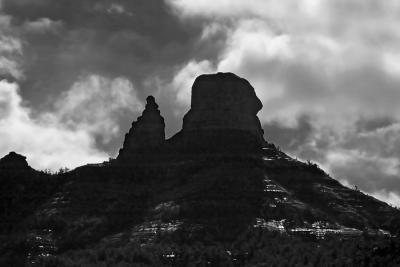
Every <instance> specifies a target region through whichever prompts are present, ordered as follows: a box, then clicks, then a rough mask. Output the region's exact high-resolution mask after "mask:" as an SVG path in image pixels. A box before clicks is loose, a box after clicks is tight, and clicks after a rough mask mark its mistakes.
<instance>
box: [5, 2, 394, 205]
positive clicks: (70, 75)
mask: <svg viewBox="0 0 400 267" xmlns="http://www.w3.org/2000/svg"><path fill="white" fill-rule="evenodd" d="M399 26H400V2H399V1H398V0H385V1H380V0H334V1H331V0H326V1H324V0H285V1H272V0H196V1H192V0H146V1H139V0H109V1H106V0H79V1H78V0H57V1H54V0H0V157H2V156H4V155H6V154H7V153H8V152H10V151H16V152H18V153H21V154H23V155H25V156H26V157H27V160H28V162H29V164H30V165H31V166H33V167H34V168H37V169H46V168H48V169H52V170H57V169H58V168H61V167H68V168H74V167H77V166H80V165H83V164H86V163H95V162H102V161H104V160H107V159H108V158H109V157H115V156H116V155H117V153H118V150H119V148H120V147H121V145H122V142H123V138H124V134H125V133H126V132H127V131H128V130H129V128H130V126H131V123H132V121H133V120H135V119H136V118H137V117H138V116H139V115H140V114H141V112H142V110H143V107H144V104H145V98H146V96H148V95H154V96H155V98H156V101H157V102H158V104H159V106H160V110H161V114H162V115H163V116H164V118H165V121H166V134H167V137H170V136H172V135H173V134H174V133H176V132H177V131H179V130H180V128H181V125H182V117H183V115H184V114H185V113H186V112H187V110H188V109H189V107H190V94H191V85H192V83H193V81H194V79H195V77H196V76H198V75H200V74H203V73H215V72H218V71H222V72H233V73H236V74H237V75H239V76H241V77H243V78H246V79H247V80H248V81H249V82H250V83H251V84H252V85H253V87H254V88H255V90H256V94H257V95H258V97H259V98H260V99H261V101H262V102H263V105H264V107H263V109H262V110H261V111H260V113H259V114H258V116H259V118H260V120H261V123H262V126H263V128H264V132H265V139H266V140H267V141H269V142H273V143H275V144H276V145H277V146H279V147H280V148H281V149H282V150H283V151H285V152H287V153H288V154H290V155H291V156H293V157H297V158H299V159H301V160H311V161H314V162H317V163H318V164H319V165H320V166H322V168H323V169H324V170H326V171H327V172H329V173H330V174H331V175H332V176H333V177H335V178H336V179H338V180H339V181H341V182H342V183H343V184H345V185H347V186H350V187H354V186H357V187H358V188H359V189H361V190H362V191H364V192H366V193H368V194H370V195H373V196H375V197H377V198H379V199H381V200H384V201H387V202H389V203H391V204H393V205H396V206H400V104H399V102H400V101H399V100H400V31H399V30H398V28H399Z"/></svg>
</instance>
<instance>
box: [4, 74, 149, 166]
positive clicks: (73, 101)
mask: <svg viewBox="0 0 400 267" xmlns="http://www.w3.org/2000/svg"><path fill="white" fill-rule="evenodd" d="M18 90H19V89H18V85H17V84H16V83H10V82H8V81H6V80H2V81H1V82H0V111H1V113H0V114H1V115H0V116H1V117H0V139H1V140H2V142H1V143H0V152H1V154H2V155H5V154H7V153H8V152H9V151H16V152H18V153H22V154H24V155H26V156H27V158H28V162H29V163H30V164H31V166H33V167H35V168H38V169H44V168H50V169H53V170H56V169H58V168H60V167H64V166H66V167H69V168H74V167H77V166H80V165H83V164H86V163H97V162H102V161H104V160H107V159H108V157H109V156H110V155H108V154H107V153H105V152H104V151H102V150H100V149H98V147H97V146H96V137H98V136H100V137H101V142H108V141H109V140H110V138H112V137H113V136H114V135H116V134H117V133H119V127H118V116H119V114H120V113H121V112H127V111H128V112H132V113H134V112H136V111H138V108H140V107H141V106H142V104H141V102H140V101H139V100H138V99H137V98H136V92H135V90H134V88H133V87H132V84H131V83H130V81H128V80H126V79H124V78H115V79H107V78H104V77H101V76H97V75H89V76H88V77H86V78H82V79H81V80H80V81H77V82H76V83H75V84H74V85H73V86H72V88H71V89H70V90H69V91H67V92H66V93H65V94H63V95H62V96H61V97H60V99H59V100H58V101H56V102H55V107H56V108H57V110H55V111H54V112H51V113H50V112H47V113H40V114H39V115H37V116H33V111H32V109H31V108H29V107H27V106H25V105H24V104H23V101H22V98H21V96H20V94H19V91H18ZM119 134H121V133H119Z"/></svg>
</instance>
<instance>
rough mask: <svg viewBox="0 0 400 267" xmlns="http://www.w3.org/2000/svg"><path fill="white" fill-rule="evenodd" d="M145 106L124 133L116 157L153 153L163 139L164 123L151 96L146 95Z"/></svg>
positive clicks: (161, 143)
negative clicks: (120, 147) (122, 142)
mask: <svg viewBox="0 0 400 267" xmlns="http://www.w3.org/2000/svg"><path fill="white" fill-rule="evenodd" d="M146 100H147V104H146V108H145V110H144V111H143V114H142V116H140V117H139V118H138V119H137V121H134V122H133V123H132V127H131V129H130V130H129V132H128V133H127V134H126V135H125V140H124V145H123V147H122V149H120V151H119V155H118V158H119V159H122V160H124V159H125V160H127V159H130V158H132V157H136V156H140V155H141V154H148V153H155V152H157V150H159V148H160V147H161V146H162V145H163V143H164V141H165V123H164V118H163V117H162V116H161V115H160V110H159V109H158V105H157V103H156V102H155V99H154V97H153V96H149V97H147V99H146Z"/></svg>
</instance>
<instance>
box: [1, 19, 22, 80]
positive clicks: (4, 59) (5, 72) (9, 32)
mask: <svg viewBox="0 0 400 267" xmlns="http://www.w3.org/2000/svg"><path fill="white" fill-rule="evenodd" d="M21 57H22V42H21V40H20V39H19V38H18V37H17V36H15V35H14V32H13V29H12V27H11V17H10V16H6V15H3V14H0V75H1V76H3V77H4V76H8V77H10V78H15V79H21V78H23V77H24V74H23V71H22V69H21V67H20V64H19V62H20V61H21Z"/></svg>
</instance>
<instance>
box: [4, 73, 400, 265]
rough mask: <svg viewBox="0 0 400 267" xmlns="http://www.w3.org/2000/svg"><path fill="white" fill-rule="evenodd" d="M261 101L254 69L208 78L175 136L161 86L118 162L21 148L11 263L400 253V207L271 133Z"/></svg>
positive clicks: (8, 176)
mask: <svg viewBox="0 0 400 267" xmlns="http://www.w3.org/2000/svg"><path fill="white" fill-rule="evenodd" d="M261 108H262V103H261V102H260V100H259V99H258V98H257V96H256V94H255V92H254V89H253V88H252V86H251V85H250V84H249V83H248V82H247V81H246V80H245V79H242V78H239V77H238V76H236V75H234V74H232V73H217V74H212V75H201V76H199V77H198V78H197V79H196V81H195V82H194V85H193V88H192V105H191V109H190V110H189V111H188V113H187V114H186V115H185V116H184V119H183V127H182V130H181V131H180V132H178V133H177V134H176V135H175V136H173V137H172V138H170V139H168V140H165V133H164V128H165V124H164V119H163V118H162V116H161V114H160V110H159V109H158V105H157V104H156V101H155V99H154V97H152V96H149V97H148V98H147V104H146V107H145V110H144V111H143V114H142V115H141V116H140V117H139V118H138V119H137V120H136V121H135V122H133V124H132V128H131V129H130V131H129V132H128V133H127V134H126V136H125V140H124V144H123V147H122V148H121V150H120V153H119V155H118V157H117V158H116V159H113V160H110V161H109V162H104V163H101V164H95V165H93V164H91V165H85V166H82V167H79V168H76V169H74V170H72V171H60V172H59V173H57V174H49V173H45V172H39V171H36V170H34V169H32V168H30V167H29V166H28V164H27V163H26V160H25V157H24V156H21V155H18V154H16V153H10V154H9V155H7V156H6V157H4V158H3V159H1V160H0V186H1V187H0V194H1V195H0V198H1V203H2V206H1V208H0V212H1V220H0V222H1V226H2V227H1V228H0V233H1V240H0V244H2V245H1V246H0V252H1V255H2V256H1V258H0V265H1V266H23V265H37V266H99V265H101V264H108V265H112V266H114V265H115V266H116V265H118V264H120V265H121V266H125V265H123V264H128V266H131V265H132V264H137V265H140V264H142V265H153V266H159V265H174V266H187V265H190V264H192V265H195V264H199V265H200V266H203V265H207V264H208V265H213V266H216V265H221V266H243V265H246V264H247V265H249V266H254V265H257V264H261V263H262V264H266V265H260V266H294V265H295V264H298V266H329V265H328V263H329V264H331V263H333V264H334V265H332V266H336V265H338V266H340V265H341V264H342V265H344V266H349V265H350V266H351V265H353V266H357V265H358V266H369V265H368V264H372V266H374V265H373V264H374V263H378V264H381V263H385V264H386V265H388V266H391V265H392V266H395V264H397V263H399V262H400V258H399V256H398V255H399V253H398V252H399V250H400V242H399V240H398V238H397V237H396V235H397V234H398V231H399V225H400V212H399V211H398V210H397V209H395V208H392V207H390V206H389V205H387V204H386V203H384V202H382V201H379V200H377V199H375V198H373V197H371V196H368V195H366V194H364V193H362V192H360V191H357V190H353V189H350V188H347V187H345V186H343V185H341V184H340V183H339V182H338V181H336V180H334V179H333V178H331V177H330V176H329V175H328V174H326V173H325V172H324V171H323V170H321V169H320V168H319V167H318V166H317V165H315V164H312V163H304V162H300V161H298V160H295V159H293V158H291V157H289V156H288V155H286V154H285V153H284V152H282V151H280V150H279V149H278V148H277V147H276V146H275V145H273V144H271V143H268V142H267V141H265V140H264V137H263V130H262V128H261V124H260V121H259V119H258V117H257V112H258V111H259V110H260V109H261ZM267 136H268V133H267ZM349 253H350V254H349ZM351 253H353V254H351ZM357 253H358V254H357ZM355 254H357V255H359V256H357V257H355V256H354V255H355ZM201 264H203V265H201ZM274 264H275V265H274ZM285 264H286V265H285ZM346 264H347V265H346ZM375 266H376V265H375ZM378 266H379V265H378Z"/></svg>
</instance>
